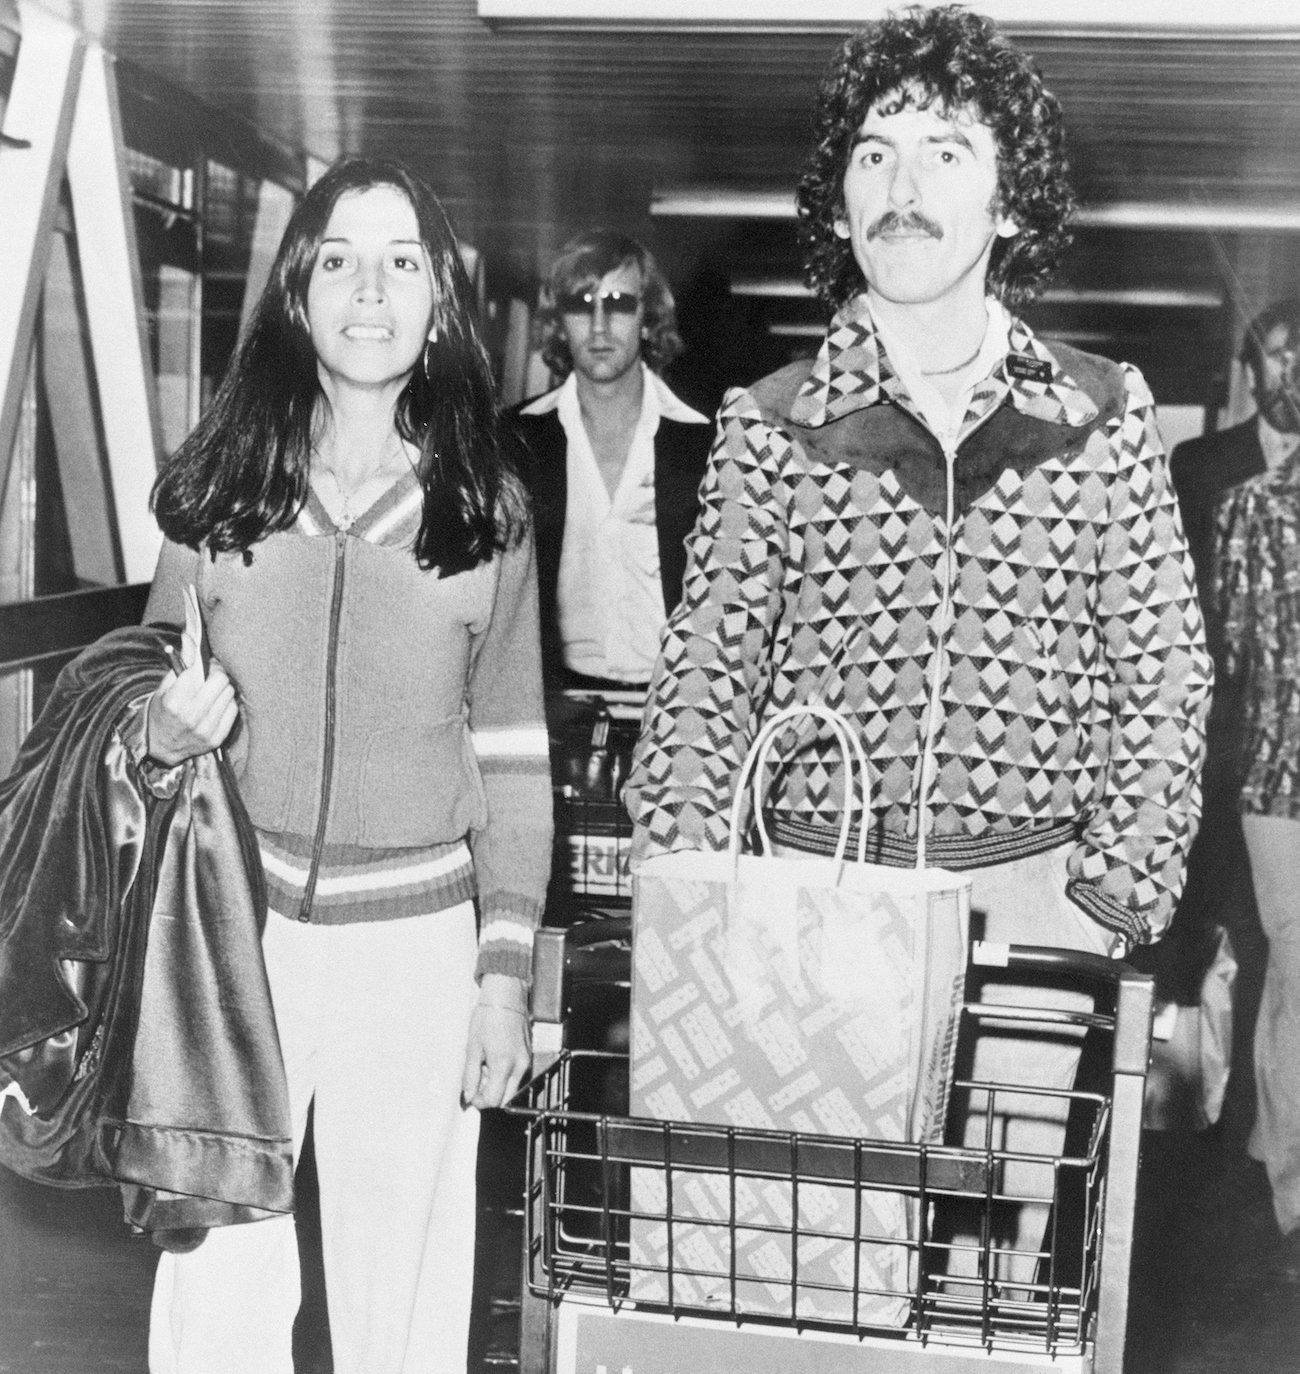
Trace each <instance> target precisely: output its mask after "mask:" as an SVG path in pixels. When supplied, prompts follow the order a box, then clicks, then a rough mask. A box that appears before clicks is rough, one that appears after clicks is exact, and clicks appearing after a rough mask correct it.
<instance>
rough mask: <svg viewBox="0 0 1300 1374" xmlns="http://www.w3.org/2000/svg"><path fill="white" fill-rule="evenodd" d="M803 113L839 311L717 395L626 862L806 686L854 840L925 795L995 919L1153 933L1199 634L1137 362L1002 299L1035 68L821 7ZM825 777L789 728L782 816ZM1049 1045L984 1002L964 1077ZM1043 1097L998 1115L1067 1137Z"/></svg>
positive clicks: (1048, 159) (1180, 835)
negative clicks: (745, 380)
mask: <svg viewBox="0 0 1300 1374" xmlns="http://www.w3.org/2000/svg"><path fill="white" fill-rule="evenodd" d="M815 130H816V139H817V142H816V146H815V149H814V151H813V154H812V157H811V160H810V162H809V164H808V168H807V171H806V173H805V175H804V177H803V180H802V182H801V183H800V186H799V191H798V205H799V214H800V217H801V221H802V234H803V242H804V245H805V269H806V276H807V280H808V282H809V284H810V285H811V286H812V287H813V288H814V289H815V290H816V291H817V293H818V294H819V295H820V296H821V298H822V299H823V300H824V302H825V303H826V305H827V306H828V307H829V309H831V310H833V312H834V315H833V318H832V319H831V322H830V325H829V328H828V330H827V332H826V336H825V338H824V340H823V342H822V346H821V349H820V352H819V353H818V354H817V356H816V358H815V359H814V360H811V361H802V362H797V363H794V364H791V365H790V366H789V367H787V368H785V369H783V370H782V371H779V372H777V373H775V374H773V375H772V376H769V377H767V378H765V379H763V380H762V381H760V382H758V383H757V384H756V385H754V386H752V387H750V388H748V389H741V390H734V391H732V392H730V393H729V395H728V396H727V398H726V400H725V401H724V404H723V408H722V410H721V413H720V417H719V429H718V437H717V441H716V443H715V445H714V448H713V453H712V456H711V459H710V464H709V469H708V473H707V475H706V478H705V483H704V488H703V491H702V507H703V508H702V513H701V516H700V520H699V522H698V524H697V525H696V527H695V529H694V531H693V532H692V534H691V537H690V540H689V543H688V560H687V569H686V576H685V581H684V591H683V596H682V601H681V604H680V605H679V606H678V608H677V610H676V611H675V612H674V613H673V615H672V616H671V617H670V619H669V623H668V626H667V629H666V631H665V634H664V641H663V652H662V655H661V657H660V659H659V662H658V664H657V665H656V668H655V673H654V677H653V680H652V682H651V687H650V692H649V697H648V701H647V706H646V715H645V722H644V726H643V730H642V735H641V739H640V743H639V745H638V747H637V751H636V754H635V756H634V759H633V764H632V769H631V773H630V775H629V780H628V784H627V788H626V797H627V801H628V805H629V809H630V812H631V815H632V819H633V823H634V833H633V853H632V862H633V864H634V865H635V864H637V863H640V862H643V861H644V860H645V859H646V858H647V857H649V856H651V855H653V854H656V853H663V852H669V851H673V850H679V849H703V850H725V849H726V847H727V842H728V815H729V808H730V805H731V799H732V790H733V786H734V782H735V778H736V776H737V773H738V770H739V768H740V764H741V760H742V759H743V758H744V756H745V753H746V750H747V748H748V745H749V742H750V740H751V739H752V738H753V735H754V732H755V729H756V727H757V725H758V723H759V721H760V720H761V719H762V718H763V717H764V715H765V714H767V713H768V712H772V711H777V710H780V709H782V708H783V707H786V706H789V705H792V704H794V703H796V702H801V701H804V700H807V699H808V697H809V696H810V695H811V694H814V693H816V694H818V695H820V696H821V697H822V699H823V700H824V701H825V702H826V703H827V704H828V705H829V706H831V707H833V708H835V709H836V710H838V711H840V712H842V713H844V714H845V716H846V717H848V719H849V720H850V721H851V723H852V724H853V725H855V726H856V728H857V729H858V731H859V732H860V735H861V739H862V744H863V747H864V749H865V751H866V755H867V758H868V760H869V763H870V765H871V776H872V797H871V811H870V833H869V844H868V852H869V857H870V858H871V859H873V860H874V861H876V862H880V863H886V864H893V865H900V866H911V865H913V864H915V862H916V855H917V836H918V829H919V827H921V826H924V827H925V834H926V855H927V858H928V860H929V862H931V863H933V864H934V865H937V866H939V867H942V868H948V869H953V870H961V871H965V872H968V873H969V874H970V875H971V877H972V879H973V893H972V908H973V925H974V927H975V930H976V933H977V934H979V935H982V936H983V937H984V938H985V939H987V940H991V941H994V942H999V943H1001V942H1008V943H1028V944H1040V945H1054V946H1060V947H1065V948H1069V949H1074V950H1084V951H1091V952H1094V953H1100V954H1114V953H1118V952H1122V951H1124V950H1125V949H1126V948H1127V947H1128V946H1130V945H1131V944H1133V943H1135V942H1139V941H1151V940H1155V939H1156V938H1158V937H1159V935H1160V933H1161V932H1162V931H1163V930H1164V928H1165V926H1166V924H1167V923H1168V921H1169V919H1170V917H1171V915H1172V913H1173V909H1174V904H1175V902H1176V900H1177V898H1178V894H1179V889H1180V887H1181V883H1182V874H1183V865H1184V860H1185V857H1186V853H1187V849H1188V846H1189V844H1190V843H1191V840H1192V837H1193V835H1194V833H1195V830H1196V824H1197V816H1198V802H1199V785H1198V779H1199V775H1200V768H1201V761H1202V749H1203V720H1204V714H1205V709H1206V705H1207V699H1208V691H1209V681H1210V663H1209V659H1208V656H1207V654H1206V650H1205V644H1204V637H1203V630H1202V622H1201V614H1200V609H1199V606H1198V604H1197V599H1196V593H1195V587H1194V583H1193V574H1192V565H1191V560H1190V558H1189V557H1188V552H1187V545H1186V542H1185V539H1184V536H1183V532H1182V528H1181V525H1180V521H1179V516H1178V509H1177V504H1176V502H1175V499H1174V493H1173V489H1172V487H1171V486H1170V483H1169V476H1168V470H1167V463H1166V459H1165V454H1164V450H1163V447H1162V445H1161V441H1160V436H1159V434H1158V432H1157V429H1156V417H1155V408H1154V405H1153V402H1152V398H1151V394H1150V392H1149V390H1148V389H1147V386H1146V384H1145V382H1144V381H1143V379H1142V377H1141V376H1140V375H1139V374H1138V372H1137V371H1136V370H1135V369H1134V368H1132V367H1131V366H1128V365H1120V364H1116V363H1113V362H1110V361H1108V360H1107V359H1104V358H1100V357H1095V356H1091V355H1089V354H1086V353H1082V352H1079V351H1078V350H1076V349H1073V348H1069V347H1066V346H1065V345H1061V344H1056V343H1051V344H1049V343H1047V342H1045V341H1044V340H1042V339H1040V338H1038V337H1037V336H1036V335H1035V334H1034V332H1033V331H1032V330H1031V329H1030V328H1029V326H1028V325H1026V324H1025V322H1024V321H1023V320H1022V319H1021V318H1020V317H1019V316H1018V315H1017V314H1016V313H1015V311H1016V308H1017V307H1018V306H1020V305H1021V304H1022V303H1024V302H1026V301H1028V300H1030V299H1031V298H1032V297H1033V296H1034V294H1035V293H1036V292H1037V291H1038V290H1039V289H1040V288H1041V287H1042V286H1043V285H1044V283H1045V282H1046V281H1047V280H1048V278H1049V277H1050V275H1051V273H1052V271H1053V269H1054V267H1055V266H1056V264H1057V261H1058V259H1059V257H1060V255H1061V253H1062V250H1063V249H1064V248H1065V247H1066V245H1067V243H1068V239H1069V233H1068V228H1067V222H1068V219H1069V216H1070V214H1071V210H1072V204H1073V201H1072V196H1071V193H1070V190H1069V186H1068V181H1067V176H1066V161H1065V155H1064V151H1063V134H1062V126H1061V115H1060V108H1059V105H1058V102H1057V101H1056V99H1055V98H1054V97H1053V96H1052V95H1051V93H1050V92H1048V91H1047V90H1046V89H1045V88H1044V86H1043V84H1042V80H1041V78H1040V77H1039V75H1038V73H1037V71H1036V70H1035V69H1034V67H1033V66H1032V64H1031V63H1030V61H1029V60H1028V59H1027V58H1026V57H1025V55H1024V54H1022V53H1021V52H1019V51H1018V50H1017V49H1015V48H1014V47H1013V46H1011V45H1010V44H1009V43H1007V42H1006V41H1005V40H1003V39H1002V38H1001V37H1000V36H999V35H998V34H997V33H996V31H995V30H994V28H993V26H992V24H991V23H990V22H989V21H988V20H987V19H985V18H983V17H981V16H978V15H975V14H972V13H970V12H969V11H967V10H965V9H963V8H961V7H959V6H942V7H938V8H934V9H926V8H923V7H919V6H914V7H910V8H908V9H906V10H904V11H902V12H901V13H899V14H896V15H893V16H891V17H888V18H886V19H883V20H881V21H879V22H878V23H875V24H873V25H871V26H869V27H868V28H866V29H864V30H863V31H861V32H860V33H858V34H856V35H854V36H853V37H850V38H849V39H847V40H846V41H845V42H844V44H843V45H842V46H841V48H840V49H839V51H838V54H837V55H836V57H835V59H834V61H833V63H832V65H831V68H830V71H829V73H828V75H827V77H826V79H825V81H824V83H823V85H822V87H821V91H820V99H819V103H818V108H817V112H816V121H815ZM844 797H845V786H844V778H843V776H842V769H841V766H840V762H839V750H838V747H837V746H836V744H835V742H834V740H833V739H832V738H830V736H829V734H826V735H823V736H819V737H817V738H815V739H810V740H807V741H806V742H804V743H803V744H802V745H801V747H800V749H799V750H798V752H797V754H796V755H795V756H794V757H793V758H792V759H791V760H790V761H789V762H788V764H787V766H786V767H785V768H784V770H783V771H782V773H781V775H780V776H779V778H778V779H777V780H776V781H775V782H774V784H773V789H772V791H771V792H770V793H769V799H770V801H771V815H770V818H769V822H768V828H769V832H770V834H771V835H772V838H773V841H774V843H776V844H778V845H779V846H780V847H781V848H782V849H783V850H785V851H786V852H790V851H794V852H798V851H804V852H809V853H819V854H830V853H832V852H833V851H834V848H835V843H836V838H837V833H838V825H839V820H840V814H841V809H842V806H843V804H844ZM854 843H856V836H853V837H851V839H850V852H853V844H854ZM983 995H984V996H985V997H986V998H989V997H991V998H992V999H994V1000H1003V999H1010V1000H1016V999H1020V1000H1024V1001H1030V1000H1035V999H1037V1000H1042V999H1043V998H1044V997H1046V999H1047V1000H1049V1001H1051V1002H1052V1003H1053V1004H1056V1003H1057V1002H1058V1001H1064V1000H1066V999H1064V998H1063V997H1062V994H1060V993H1051V994H1047V993H1045V991H1044V990H1043V989H1038V988H1029V989H1026V988H1024V987H1022V986H1019V985H1016V984H1013V983H1007V984H999V983H996V982H991V983H989V984H986V986H985V988H984V993H983ZM1079 995H1080V996H1082V994H1079ZM1085 1000H1086V999H1085ZM1077 1061H1078V1047H1077V1042H1074V1041H1071V1040H1070V1039H1069V1038H1068V1037H1062V1038H1060V1039H1059V1040H1057V1041H1056V1042H1054V1043H1048V1042H1046V1041H1044V1040H1037V1041H1035V1040H1029V1039H1027V1038H1026V1037H1025V1036H1023V1035H1020V1036H1017V1035H1015V1034H992V1035H983V1036H981V1037H980V1038H979V1040H978V1043H977V1045H976V1048H975V1062H974V1077H975V1078H976V1079H980V1080H992V1081H995V1082H1013V1083H1026V1084H1029V1085H1041V1086H1043V1087H1044V1088H1068V1087H1069V1086H1070V1084H1071V1083H1072V1082H1073V1078H1074V1074H1075V1069H1076V1066H1077ZM1036 1105H1037V1106H1042V1107H1043V1110H1042V1111H1041V1113H1036V1112H1035V1111H1032V1110H1031V1111H1023V1112H1022V1113H1021V1114H1020V1115H1017V1113H1016V1112H1015V1110H1014V1107H1012V1108H1009V1109H1007V1110H1006V1111H1005V1113H1004V1114H999V1116H998V1122H999V1125H998V1132H999V1133H998V1134H997V1135H996V1136H995V1139H996V1141H997V1143H998V1144H1000V1145H1001V1146H1002V1147H1004V1148H1007V1149H1011V1150H1022V1149H1023V1150H1028V1151H1032V1152H1040V1151H1041V1152H1042V1153H1047V1154H1050V1153H1059V1149H1060V1145H1061V1143H1062V1140H1063V1123H1062V1121H1061V1119H1060V1113H1059V1112H1058V1111H1056V1110H1054V1109H1049V1108H1047V1106H1046V1104H1045V1103H1044V1102H1043V1101H1042V1100H1041V1099H1040V1100H1039V1101H1038V1103H1037V1104H1036ZM1058 1105H1059V1103H1058ZM979 1117H980V1114H979V1112H978V1111H977V1110H975V1107H974V1106H973V1105H972V1107H971V1109H970V1113H969V1116H968V1117H967V1120H966V1123H965V1131H966V1139H967V1141H968V1142H969V1143H974V1142H975V1141H976V1140H977V1139H979V1138H981V1137H980V1134H979V1133H980V1130H981V1128H982V1125H983V1122H982V1121H981V1120H980V1119H979ZM1012 1173H1014V1169H1011V1170H1009V1176H1008V1180H1007V1183H1008V1188H1009V1189H1010V1191H1012V1192H1015V1191H1016V1184H1015V1182H1014V1180H1013V1179H1012V1178H1011V1177H1010V1175H1011V1174H1012ZM1040 1182H1041V1181H1040ZM1039 1195H1040V1196H1041V1195H1042V1192H1041V1188H1040V1190H1039ZM1043 1220H1044V1213H1043V1209H1042V1208H1041V1207H1040V1206H1038V1205H1035V1206H1034V1207H1032V1208H1031V1207H1026V1208H1022V1209H1019V1213H1018V1215H1017V1216H1016V1217H1014V1218H1009V1219H1006V1220H1005V1221H1004V1222H1000V1223H999V1225H1000V1226H1001V1227H1003V1228H1004V1229H1002V1230H1001V1232H1000V1234H999V1236H998V1238H997V1244H998V1245H1000V1246H1003V1247H1005V1248H1009V1249H1014V1250H1018V1251H1019V1252H1020V1260H1021V1261H1022V1262H1021V1263H1019V1264H1018V1265H1012V1266H1008V1267H1006V1269H1005V1272H1008V1273H1016V1272H1017V1270H1018V1272H1019V1274H1020V1275H1021V1276H1023V1277H1028V1275H1027V1274H1025V1267H1026V1266H1025V1264H1024V1263H1023V1261H1024V1260H1025V1258H1026V1257H1028V1259H1029V1269H1030V1270H1031V1271H1032V1255H1033V1251H1034V1249H1035V1247H1036V1245H1037V1242H1038V1239H1039V1238H1040V1237H1041V1236H1042V1226H1043ZM955 1258H956V1257H955ZM999 1268H1000V1270H1001V1269H1002V1266H999Z"/></svg>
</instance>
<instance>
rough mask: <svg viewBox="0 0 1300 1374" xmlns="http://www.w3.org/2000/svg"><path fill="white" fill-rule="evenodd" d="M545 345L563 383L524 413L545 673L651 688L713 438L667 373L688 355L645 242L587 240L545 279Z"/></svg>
mask: <svg viewBox="0 0 1300 1374" xmlns="http://www.w3.org/2000/svg"><path fill="white" fill-rule="evenodd" d="M538 337H539V341H540V344H541V349H542V357H543V359H544V360H545V362H546V364H547V366H548V367H550V369H551V371H552V373H554V374H556V375H558V376H561V377H564V378H565V380H564V382H563V384H562V385H561V386H559V387H557V388H556V389H555V390H553V391H549V392H547V393H546V395H544V396H541V397H538V398H537V399H535V400H532V401H529V402H526V403H525V404H524V405H523V406H522V407H520V408H519V409H518V410H517V411H516V413H515V414H516V420H517V424H518V428H519V430H520V433H521V434H522V436H523V439H524V442H525V444H526V445H527V447H528V449H529V451H530V453H531V456H532V460H533V463H532V470H533V479H532V490H533V500H534V505H535V518H536V536H537V571H538V586H539V591H540V596H541V609H542V641H543V651H544V660H545V664H546V669H547V676H548V679H549V680H550V681H551V682H552V683H557V684H560V685H564V686H605V687H610V686H612V687H644V686H645V684H646V683H647V682H648V681H649V678H650V670H651V668H652V667H653V665H654V660H655V654H656V653H657V652H658V649H659V635H660V632H661V630H662V629H663V625H664V621H665V619H666V618H667V615H668V612H669V611H671V610H672V609H673V607H675V606H676V605H677V602H678V601H679V600H680V598H681V591H682V573H683V570H684V569H685V566H686V552H685V546H684V540H685V538H686V534H687V532H688V531H689V529H690V528H691V525H692V524H693V523H694V521H695V516H696V513H697V511H698V509H699V505H698V492H699V486H700V479H701V478H702V476H703V475H704V463H705V459H706V457H707V456H708V451H709V440H710V437H711V432H712V431H711V429H710V427H709V422H708V420H707V419H706V418H705V417H704V416H703V415H701V414H700V413H699V412H698V411H696V410H692V409H691V407H690V406H688V405H686V404H685V403H684V402H682V401H681V400H679V399H678V398H677V397H676V396H675V395H673V393H672V392H671V391H670V390H669V389H668V386H667V385H666V384H665V382H664V381H663V379H662V378H661V377H660V376H659V373H660V372H662V371H663V369H664V368H665V367H666V366H667V365H668V364H669V363H670V362H672V360H673V359H674V358H675V357H677V355H678V354H679V353H680V352H681V349H682V343H681V339H680V337H679V336H678V333H677V320H676V314H675V311H674V306H673V296H672V291H671V290H670V289H669V286H668V283H667V281H666V280H665V279H664V275H663V273H662V272H661V271H660V270H659V266H658V264H657V263H656V262H655V260H654V258H653V256H652V255H651V253H650V251H649V250H648V249H647V248H646V247H645V245H644V244H641V243H639V242H638V241H637V240H636V239H633V238H630V237H628V236H627V235H626V234H621V233H618V232H616V231H614V230H610V229H596V230H590V231H587V232H585V233H581V234H579V235H577V237H575V238H573V239H571V240H570V241H569V242H568V243H567V244H566V245H565V246H564V248H563V249H562V250H561V252H560V255H559V257H558V258H556V260H555V262H554V263H553V264H552V266H551V270H550V272H549V273H548V275H547V279H546V282H545V284H544V286H543V289H542V298H541V305H540V309H539V311H538Z"/></svg>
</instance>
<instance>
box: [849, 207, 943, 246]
mask: <svg viewBox="0 0 1300 1374" xmlns="http://www.w3.org/2000/svg"><path fill="white" fill-rule="evenodd" d="M915 233H922V234H929V236H930V237H931V238H932V239H941V238H943V230H942V229H941V228H940V227H939V226H938V225H937V224H936V223H935V222H934V221H933V220H932V219H926V217H925V216H924V215H923V214H921V213H920V212H919V211H917V210H909V211H908V212H907V213H906V214H904V215H900V214H899V213H898V211H897V210H886V211H885V213H884V214H883V215H881V217H880V218H879V219H878V220H876V222H875V223H874V224H871V225H869V226H868V227H867V238H868V239H874V238H879V237H880V235H881V234H915Z"/></svg>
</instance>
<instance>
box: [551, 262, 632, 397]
mask: <svg viewBox="0 0 1300 1374" xmlns="http://www.w3.org/2000/svg"><path fill="white" fill-rule="evenodd" d="M643 291H644V282H643V281H642V280H641V269H640V267H638V266H637V264H636V263H624V264H623V266H621V267H616V268H615V269H614V270H613V271H612V272H606V273H605V275H604V276H603V277H602V278H601V279H600V281H598V282H596V283H595V284H593V285H592V286H591V287H590V289H588V290H586V291H583V290H581V289H580V290H578V291H576V292H573V293H571V296H572V299H570V298H562V299H561V300H560V301H559V307H560V322H561V324H562V326H563V328H564V337H565V338H566V339H567V340H568V344H569V352H570V353H571V354H572V355H573V369H574V371H575V372H577V373H578V375H579V376H581V377H585V378H586V379H587V380H588V381H590V382H615V381H618V379H619V378H620V377H623V376H626V374H627V373H628V372H630V371H631V370H632V368H634V367H635V366H636V365H637V363H638V362H640V360H641V326H642V324H644V322H645V304H644V302H643V301H642V294H643ZM633 302H634V305H633V308H632V309H628V308H627V307H628V305H629V304H632V303H633Z"/></svg>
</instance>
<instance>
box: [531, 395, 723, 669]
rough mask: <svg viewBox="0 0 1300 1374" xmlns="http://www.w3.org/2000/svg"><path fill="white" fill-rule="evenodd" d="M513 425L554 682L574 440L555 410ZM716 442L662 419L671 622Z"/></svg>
mask: <svg viewBox="0 0 1300 1374" xmlns="http://www.w3.org/2000/svg"><path fill="white" fill-rule="evenodd" d="M526 404H530V405H531V404H532V402H531V401H530V402H527V403H526ZM511 419H512V421H513V422H514V425H515V428H516V430H517V432H518V433H519V435H520V436H521V437H522V439H523V441H524V443H525V445H526V447H527V450H528V461H527V463H526V468H525V470H526V472H527V475H528V485H529V489H530V491H531V492H532V498H533V522H534V528H535V532H536V539H537V591H538V598H539V601H540V606H541V622H542V652H543V658H544V662H545V666H546V668H547V670H548V674H549V673H550V672H552V671H554V670H555V669H556V668H557V666H558V664H559V662H560V633H559V624H560V621H559V605H558V592H559V582H560V553H561V550H562V548H563V545H564V513H565V508H566V505H567V502H568V494H569V473H568V437H567V436H566V434H565V432H564V425H563V424H562V423H561V422H560V417H559V415H558V414H557V413H556V412H555V411H554V410H551V411H547V412H546V413H545V414H543V415H524V414H521V413H520V410H519V409H515V410H514V411H512V412H511ZM712 440H713V426H712V425H697V424H686V423H684V422H682V421H680V420H670V419H669V418H668V417H667V416H666V415H665V416H661V417H660V420H659V428H658V430H657V432H656V433H655V441H654V443H655V528H656V530H657V531H658V535H659V577H660V580H661V582H662V584H663V593H664V614H665V615H668V614H671V613H672V611H673V609H674V608H675V607H676V605H677V603H678V602H679V601H680V600H681V599H682V575H683V574H684V573H685V571H686V545H685V540H686V536H687V535H688V534H689V533H690V531H691V527H692V526H693V525H694V524H695V517H696V515H697V514H698V513H699V490H700V480H701V478H703V476H704V468H705V464H706V462H707V460H708V456H709V446H710V444H711V443H712Z"/></svg>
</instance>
